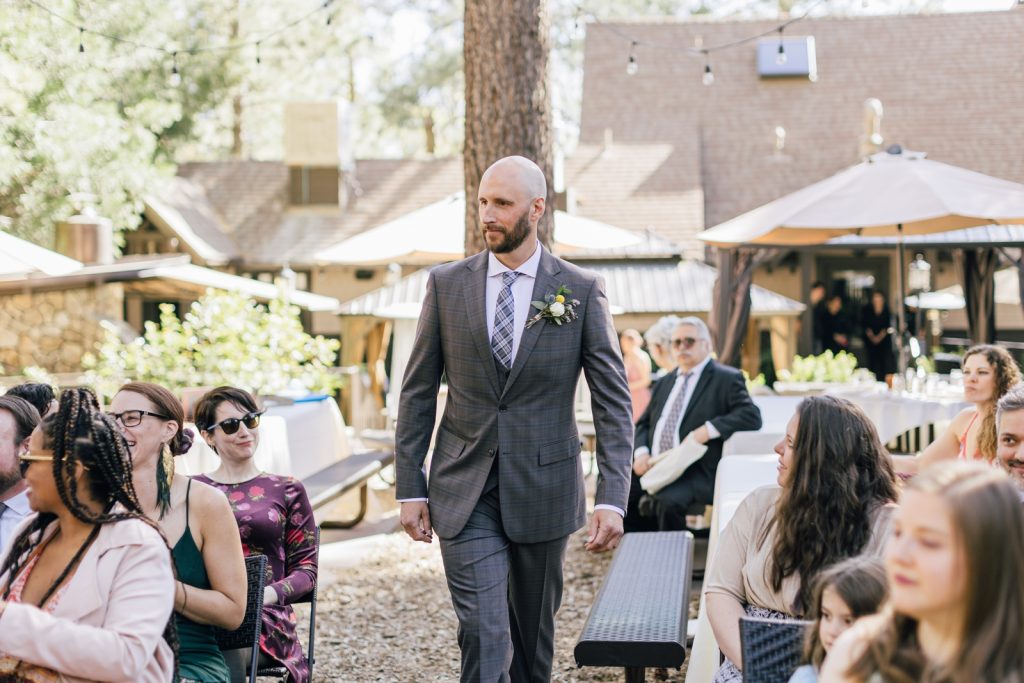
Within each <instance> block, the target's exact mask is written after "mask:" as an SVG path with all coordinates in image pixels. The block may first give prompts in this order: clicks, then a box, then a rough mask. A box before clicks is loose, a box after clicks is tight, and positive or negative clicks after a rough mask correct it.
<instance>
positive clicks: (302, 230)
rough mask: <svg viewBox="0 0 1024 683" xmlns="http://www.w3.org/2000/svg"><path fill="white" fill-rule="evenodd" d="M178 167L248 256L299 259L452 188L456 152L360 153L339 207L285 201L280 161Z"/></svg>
mask: <svg viewBox="0 0 1024 683" xmlns="http://www.w3.org/2000/svg"><path fill="white" fill-rule="evenodd" d="M178 174H179V175H180V176H182V177H184V178H186V179H188V180H189V181H190V182H191V183H192V184H194V185H195V186H197V187H199V188H202V190H203V192H204V194H205V196H206V198H207V199H208V200H209V202H210V204H211V205H212V206H213V208H214V209H215V211H216V213H217V216H218V218H219V219H220V222H221V223H222V225H223V230H224V232H225V233H226V234H227V235H229V236H230V237H231V239H232V240H233V241H234V242H235V243H236V244H238V245H239V250H240V251H241V252H242V256H243V259H244V260H245V261H246V262H247V263H250V264H261V263H263V264H279V263H282V262H284V261H290V262H291V263H293V264H298V263H307V262H311V256H312V254H313V253H315V252H316V251H319V250H320V249H323V248H325V247H327V246H330V245H331V244H334V243H336V242H339V241H341V240H342V239H344V238H345V237H348V236H350V235H353V234H356V233H358V232H362V231H363V230H366V229H367V228H370V227H373V226H375V225H378V224H380V223H383V222H385V221H388V220H391V219H394V218H397V217H398V216H401V215H404V214H406V213H408V212H410V211H412V210H414V209H417V208H420V207H422V206H425V205H427V204H430V203H431V202H434V201H437V200H438V199H441V198H442V197H445V196H447V195H450V194H451V193H452V192H454V191H456V190H458V189H459V188H460V187H461V186H462V160H461V159H437V160H425V161H424V160H413V159H406V160H385V159H367V160H361V161H359V162H358V164H357V170H356V175H355V178H354V179H353V184H352V185H351V188H350V189H351V192H352V195H353V199H352V201H351V202H349V203H348V205H347V206H343V207H340V208H336V207H289V206H288V201H287V200H288V195H287V192H288V167H287V166H286V165H285V164H284V163H282V162H269V161H223V162H202V163H188V164H182V165H181V166H180V167H179V169H178Z"/></svg>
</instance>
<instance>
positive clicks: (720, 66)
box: [567, 9, 1024, 246]
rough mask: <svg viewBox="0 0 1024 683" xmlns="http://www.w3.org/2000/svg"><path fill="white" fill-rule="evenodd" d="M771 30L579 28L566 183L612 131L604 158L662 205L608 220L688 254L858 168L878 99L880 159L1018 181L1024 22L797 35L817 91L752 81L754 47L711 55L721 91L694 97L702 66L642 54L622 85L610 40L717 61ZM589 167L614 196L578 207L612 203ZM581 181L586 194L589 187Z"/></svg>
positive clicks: (1020, 17)
mask: <svg viewBox="0 0 1024 683" xmlns="http://www.w3.org/2000/svg"><path fill="white" fill-rule="evenodd" d="M775 25H776V23H775V22H767V21H705V20H697V21H694V20H688V21H676V20H667V21H657V22H655V21H647V22H634V23H619V24H614V25H611V26H609V25H605V26H601V25H594V24H591V25H589V26H588V28H587V41H586V48H585V61H584V82H583V103H582V120H581V137H580V139H581V145H580V150H579V151H578V152H577V154H576V155H574V157H573V159H572V160H571V163H570V164H568V165H567V168H569V169H577V168H579V167H580V166H581V165H585V161H581V159H582V160H586V159H592V158H593V157H595V156H596V154H597V152H596V150H599V149H600V148H601V145H602V141H603V140H604V139H605V136H606V130H610V131H611V137H612V140H613V145H612V148H611V149H612V150H613V151H618V150H631V151H622V154H623V155H624V156H623V158H624V159H628V163H623V164H622V166H623V168H625V169H627V171H626V173H627V174H628V169H632V168H635V167H646V168H653V169H656V172H654V173H652V174H651V175H650V178H649V182H648V185H649V186H651V185H653V186H654V187H658V188H659V189H661V190H662V191H663V192H664V194H660V195H659V194H654V193H652V194H642V193H634V192H625V191H624V192H619V193H618V194H615V195H614V199H615V200H616V203H617V204H618V206H617V207H616V208H615V210H616V211H617V212H619V214H621V215H622V216H629V215H632V214H635V215H638V216H639V215H642V214H649V213H657V214H660V215H662V216H665V217H666V219H667V220H668V221H669V222H670V227H668V228H663V227H662V226H660V225H659V226H658V228H659V230H663V232H662V234H664V235H666V236H669V237H670V238H671V239H673V240H674V241H676V242H680V243H682V244H683V246H691V244H692V243H684V239H685V236H686V235H692V234H693V233H694V232H696V231H697V230H698V229H700V228H702V227H705V226H711V225H716V224H718V223H721V222H722V221H725V220H728V219H729V218H732V217H734V216H737V215H739V214H741V213H743V212H745V211H748V210H750V209H752V208H754V207H756V206H759V205H761V204H764V203H766V202H768V201H771V200H773V199H775V198H777V197H780V196H782V195H784V194H787V193H789V192H793V191H795V190H797V189H799V188H801V187H804V186H806V185H809V184H811V183H813V182H815V181H817V180H821V179H822V178H825V177H827V176H829V175H832V174H833V173H836V172H838V171H839V170H841V169H843V168H845V167H847V166H850V165H852V164H854V163H856V162H857V161H858V160H859V151H858V150H859V140H860V136H861V135H862V133H863V130H864V116H863V102H864V101H865V100H866V99H868V98H872V97H874V98H878V99H880V100H881V102H882V104H883V106H884V109H885V115H884V118H883V121H882V134H883V136H884V137H885V140H886V144H890V143H897V142H898V143H901V144H902V145H903V146H904V147H905V148H907V149H915V150H921V151H923V152H927V153H928V156H929V158H931V159H934V160H936V161H944V162H946V163H950V164H955V165H958V166H963V167H965V168H969V169H972V170H976V171H980V172H982V173H986V174H989V175H993V176H996V177H999V178H1005V179H1008V180H1013V181H1017V182H1024V155H1022V154H1021V153H1020V145H1019V138H1020V131H1021V130H1024V69H1022V68H1021V64H1024V40H1022V39H1021V36H1024V10H1021V9H1015V10H1009V11H1005V12H977V13H959V14H923V15H900V16H873V17H846V18H821V19H808V20H805V21H802V22H800V23H799V24H796V25H794V26H793V27H792V28H791V29H790V30H788V31H787V33H786V35H787V37H790V36H793V37H796V36H806V35H813V36H814V38H815V41H816V46H817V63H818V76H819V77H818V81H817V82H815V83H811V82H809V81H808V80H806V79H803V80H799V79H760V78H759V77H758V75H757V68H756V45H755V44H753V43H751V44H748V45H744V46H741V47H737V48H733V49H729V50H724V51H721V52H716V53H714V54H713V55H712V57H711V62H712V66H713V69H714V73H715V76H716V81H715V84H714V85H713V86H710V87H705V86H703V85H702V84H701V72H702V70H703V67H704V62H703V61H702V60H701V59H700V58H699V57H697V58H695V57H689V56H687V55H686V54H683V53H681V52H676V51H670V50H664V49H656V48H655V47H646V46H645V45H643V44H641V45H639V46H638V47H637V48H636V56H637V60H638V62H639V67H640V68H639V72H638V73H637V74H636V75H635V76H632V77H630V76H627V75H626V72H625V65H626V58H627V55H628V54H629V49H630V45H629V42H628V40H623V38H622V37H620V36H617V35H615V34H614V33H613V32H612V31H611V30H609V28H615V29H618V30H620V31H622V32H623V33H625V34H627V35H629V36H631V37H634V38H635V39H637V40H639V41H640V42H641V43H652V44H659V45H678V46H680V47H686V46H692V45H694V44H695V42H696V41H697V39H698V38H699V39H700V40H701V41H702V42H703V45H705V46H713V45H718V44H722V43H726V42H729V41H732V40H736V39H739V38H745V37H749V36H751V35H754V34H757V33H760V32H762V31H769V30H770V29H771V28H772V27H773V26H775ZM776 126H782V127H784V128H785V129H786V144H785V148H784V150H783V151H782V152H781V153H779V152H776V151H775V148H774V144H775V135H774V131H775V128H776ZM634 154H636V155H638V156H642V157H644V158H643V159H638V158H635V157H634V156H633V155H634ZM577 157H581V158H577ZM595 165H596V166H597V167H598V168H600V167H602V166H604V167H606V168H607V169H608V171H607V172H608V173H609V174H611V180H612V184H611V188H612V189H607V183H605V184H599V183H597V182H595V183H594V185H593V187H595V188H596V189H595V190H590V189H587V190H584V189H583V188H581V189H580V193H581V194H583V195H590V194H596V192H597V191H602V192H604V191H607V192H609V193H611V192H615V190H614V188H615V186H616V185H615V180H616V178H615V176H614V172H615V166H616V165H615V164H614V163H612V162H608V163H607V164H605V163H601V162H595ZM569 177H572V176H571V175H570V176H569ZM583 178H584V179H588V178H587V175H586V174H585V173H584V174H583ZM625 184H626V185H630V184H631V183H629V182H627V183H625ZM683 193H689V196H690V197H693V198H694V201H695V202H697V200H696V198H698V197H702V198H703V214H701V213H700V212H697V211H686V210H681V209H679V207H681V206H682V202H681V198H680V197H679V195H681V194H683ZM591 201H594V202H601V201H602V198H601V197H598V198H595V199H592V200H591ZM698 203H699V202H698ZM583 206H584V207H585V206H586V204H585V203H584V204H583ZM609 210H610V209H609ZM588 213H589V209H588ZM594 215H595V217H600V218H601V219H602V220H608V221H609V222H613V223H617V224H619V225H623V226H624V227H634V226H633V225H630V224H629V223H627V222H624V221H623V220H613V219H611V218H608V217H605V216H601V215H600V214H599V213H595V214H594ZM647 220H649V219H647ZM655 222H656V221H655Z"/></svg>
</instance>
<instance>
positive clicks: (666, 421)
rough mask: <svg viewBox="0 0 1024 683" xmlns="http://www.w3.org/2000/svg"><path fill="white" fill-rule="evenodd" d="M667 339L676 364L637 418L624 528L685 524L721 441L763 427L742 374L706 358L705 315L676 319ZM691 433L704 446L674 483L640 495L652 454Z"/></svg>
mask: <svg viewBox="0 0 1024 683" xmlns="http://www.w3.org/2000/svg"><path fill="white" fill-rule="evenodd" d="M671 343H672V350H673V352H674V353H675V354H676V359H677V360H678V362H679V368H678V369H677V370H676V371H675V372H672V373H669V374H668V375H666V376H664V377H662V378H661V379H660V380H658V381H657V382H656V383H655V385H654V390H653V391H652V394H651V402H650V404H649V405H648V406H647V410H646V411H644V413H643V415H641V416H640V419H639V420H637V423H636V438H635V446H636V450H635V451H634V454H633V478H632V486H631V489H630V500H629V510H628V512H627V514H626V530H627V531H644V530H650V529H658V530H661V531H669V530H676V529H683V528H685V526H686V515H687V514H694V513H696V512H698V511H703V506H704V505H710V504H711V501H712V499H713V498H714V493H715V470H716V469H717V468H718V461H719V460H721V458H722V443H723V442H724V441H725V440H726V439H728V438H729V437H730V436H732V435H733V432H738V431H747V430H755V429H760V428H761V411H760V410H758V408H757V406H755V405H754V403H753V401H751V400H750V394H749V393H748V392H747V385H746V382H745V381H744V379H743V374H742V373H741V372H740V371H739V370H737V369H735V368H731V367H729V366H728V365H721V364H719V363H716V362H715V361H714V360H713V359H712V358H711V355H710V354H711V335H710V334H709V332H708V328H707V325H705V324H704V321H703V320H701V319H700V318H694V317H689V318H682V319H681V320H680V322H679V324H678V325H677V326H676V328H675V331H673V333H672V338H671ZM690 434H692V435H693V438H694V439H695V440H696V441H697V442H698V443H702V444H705V445H706V446H707V451H706V452H705V453H704V455H703V456H702V457H701V459H700V460H698V461H697V462H695V463H694V464H692V465H690V467H688V468H687V469H686V471H685V472H683V474H682V475H681V476H680V477H679V478H678V479H676V480H675V481H674V482H672V483H671V484H669V485H668V486H666V487H665V488H663V489H661V490H660V491H658V492H657V493H656V494H654V495H651V496H645V494H644V493H643V491H642V490H641V488H640V477H641V476H643V474H644V473H646V472H647V470H649V469H650V468H651V458H652V457H653V456H656V455H658V454H659V453H661V452H662V451H666V450H668V449H670V448H674V447H675V446H678V445H679V444H680V443H682V441H683V439H685V438H686V437H687V436H688V435H690ZM645 498H646V499H645Z"/></svg>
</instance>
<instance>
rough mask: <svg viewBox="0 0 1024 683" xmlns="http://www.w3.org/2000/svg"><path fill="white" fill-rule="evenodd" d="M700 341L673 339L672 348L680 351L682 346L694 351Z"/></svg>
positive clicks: (689, 338)
mask: <svg viewBox="0 0 1024 683" xmlns="http://www.w3.org/2000/svg"><path fill="white" fill-rule="evenodd" d="M699 341H700V340H699V339H694V338H693V337H683V338H682V339H673V340H672V348H673V349H678V348H679V347H680V346H681V347H683V348H684V349H692V348H693V345H694V344H696V343H697V342H699Z"/></svg>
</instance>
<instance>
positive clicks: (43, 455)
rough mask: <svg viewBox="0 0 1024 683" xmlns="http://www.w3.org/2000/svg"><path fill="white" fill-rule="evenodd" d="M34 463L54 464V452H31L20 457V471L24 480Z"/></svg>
mask: <svg viewBox="0 0 1024 683" xmlns="http://www.w3.org/2000/svg"><path fill="white" fill-rule="evenodd" d="M34 462H53V451H36V452H34V453H33V452H31V451H29V452H28V453H26V454H25V455H19V456H18V469H19V470H20V471H21V476H22V478H24V477H25V475H26V474H27V473H28V466H29V465H31V464H32V463H34Z"/></svg>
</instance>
